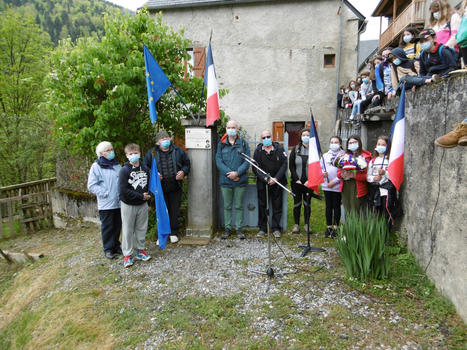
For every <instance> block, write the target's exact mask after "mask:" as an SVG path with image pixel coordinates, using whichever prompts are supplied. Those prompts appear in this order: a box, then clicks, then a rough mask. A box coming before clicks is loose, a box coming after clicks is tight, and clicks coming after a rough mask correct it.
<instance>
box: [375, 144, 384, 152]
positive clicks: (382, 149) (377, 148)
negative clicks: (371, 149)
mask: <svg viewBox="0 0 467 350" xmlns="http://www.w3.org/2000/svg"><path fill="white" fill-rule="evenodd" d="M375 150H376V152H378V153H381V154H383V153H384V152H386V146H376V148H375Z"/></svg>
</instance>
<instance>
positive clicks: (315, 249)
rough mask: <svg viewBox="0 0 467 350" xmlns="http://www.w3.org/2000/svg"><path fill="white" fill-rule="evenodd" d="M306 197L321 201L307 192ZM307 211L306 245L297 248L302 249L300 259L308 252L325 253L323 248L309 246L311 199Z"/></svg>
mask: <svg viewBox="0 0 467 350" xmlns="http://www.w3.org/2000/svg"><path fill="white" fill-rule="evenodd" d="M306 196H307V197H309V196H312V197H314V198H318V199H319V200H322V199H321V197H320V196H317V195H314V194H311V193H310V192H309V191H308V192H307V193H306ZM309 210H310V213H309V215H308V222H307V223H306V234H307V245H299V246H298V247H299V248H302V249H303V251H302V254H301V255H300V256H301V257H302V258H303V257H305V256H306V255H307V254H308V253H309V252H325V251H326V250H325V249H323V248H318V247H312V246H311V244H310V237H311V229H310V217H311V198H310V204H309Z"/></svg>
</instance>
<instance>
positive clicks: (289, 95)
mask: <svg viewBox="0 0 467 350" xmlns="http://www.w3.org/2000/svg"><path fill="white" fill-rule="evenodd" d="M149 3H150V2H149ZM340 4H341V2H340V1H336V0H332V1H257V2H251V3H243V4H240V3H239V2H235V3H234V4H228V5H210V6H198V7H173V8H164V9H162V16H163V21H164V22H165V23H167V24H168V25H170V26H173V27H174V29H181V28H184V29H185V36H186V37H187V38H189V39H191V40H192V41H193V46H194V47H207V45H208V40H209V35H210V32H211V29H212V32H213V34H212V50H213V57H214V63H215V67H216V73H217V78H218V82H219V88H221V89H228V90H229V93H228V94H227V96H225V97H224V98H223V99H222V100H221V101H220V103H221V108H223V109H224V110H225V111H226V113H227V115H228V116H230V117H231V118H233V119H235V120H238V121H239V122H240V124H241V125H242V126H243V127H244V128H245V130H247V132H248V134H249V135H250V136H251V137H253V136H254V134H259V133H260V132H261V131H262V130H264V129H265V128H268V129H272V123H273V122H274V121H283V122H294V121H309V119H310V107H312V109H313V113H314V116H315V120H317V121H318V123H319V129H320V130H319V131H320V136H321V139H322V140H323V141H324V140H326V141H327V139H328V137H329V136H330V135H331V133H332V130H333V126H334V121H335V112H336V93H337V89H336V84H337V83H336V76H337V69H338V62H337V54H338V46H339V33H340V30H339V28H340V15H339V13H338V9H339V6H340ZM150 9H151V7H150ZM342 17H343V21H342V23H343V28H342V34H343V36H342V52H341V67H340V72H341V74H340V83H339V84H347V83H348V82H349V81H350V80H351V79H353V78H354V76H355V72H356V67H357V46H358V29H359V28H358V27H359V21H358V18H357V16H356V15H355V14H354V13H353V12H352V11H351V10H350V9H349V7H347V6H345V5H344V6H343V8H342ZM328 54H329V55H335V59H336V62H335V66H334V67H333V68H324V55H328Z"/></svg>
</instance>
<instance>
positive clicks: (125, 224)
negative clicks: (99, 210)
mask: <svg viewBox="0 0 467 350" xmlns="http://www.w3.org/2000/svg"><path fill="white" fill-rule="evenodd" d="M125 154H126V156H127V158H128V162H126V163H125V165H124V166H123V167H122V169H121V170H120V174H119V179H118V185H119V189H120V205H121V213H122V250H123V255H124V259H123V266H124V267H130V266H131V265H133V256H132V254H133V241H134V242H135V245H136V255H135V258H136V259H137V260H143V261H148V260H149V259H151V256H150V255H149V254H148V253H146V251H145V250H144V245H145V241H146V231H147V228H148V200H149V199H150V198H151V195H150V194H149V191H148V184H149V169H148V168H147V167H146V166H145V165H142V164H141V162H140V158H141V151H140V148H139V146H138V145H136V144H134V143H130V144H128V145H126V146H125Z"/></svg>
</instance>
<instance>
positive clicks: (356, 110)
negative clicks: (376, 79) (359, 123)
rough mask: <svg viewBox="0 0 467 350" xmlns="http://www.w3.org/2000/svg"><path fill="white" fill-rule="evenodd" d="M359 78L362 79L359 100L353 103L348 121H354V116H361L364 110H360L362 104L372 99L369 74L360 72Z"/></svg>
mask: <svg viewBox="0 0 467 350" xmlns="http://www.w3.org/2000/svg"><path fill="white" fill-rule="evenodd" d="M360 77H361V79H362V85H360V98H359V99H357V100H356V101H355V103H354V105H353V107H352V113H351V115H350V120H354V118H355V116H356V115H359V114H362V113H363V112H364V110H365V109H363V110H362V108H361V107H362V102H363V101H365V100H367V99H371V98H372V97H373V86H372V83H371V81H370V72H362V74H360ZM366 106H368V104H367V105H366ZM366 106H365V107H366Z"/></svg>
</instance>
